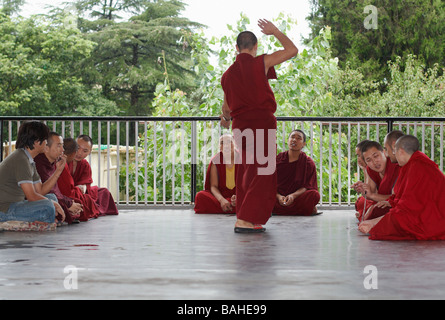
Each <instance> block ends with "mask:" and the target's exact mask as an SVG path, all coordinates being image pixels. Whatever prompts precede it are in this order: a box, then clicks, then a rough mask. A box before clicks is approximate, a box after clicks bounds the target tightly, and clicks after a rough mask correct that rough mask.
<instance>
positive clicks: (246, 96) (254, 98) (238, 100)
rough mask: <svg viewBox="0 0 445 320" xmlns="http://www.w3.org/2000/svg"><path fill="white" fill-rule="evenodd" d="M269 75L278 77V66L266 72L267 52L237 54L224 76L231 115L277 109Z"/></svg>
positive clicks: (224, 85) (223, 85)
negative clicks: (260, 53) (261, 54)
mask: <svg viewBox="0 0 445 320" xmlns="http://www.w3.org/2000/svg"><path fill="white" fill-rule="evenodd" d="M268 79H276V74H275V69H274V68H270V69H269V72H268V74H267V76H266V74H265V66H264V55H263V56H258V57H253V56H251V55H250V54H247V53H241V54H239V55H238V56H237V58H236V61H235V63H234V64H233V65H232V66H231V67H230V68H229V69H228V70H227V71H226V72H225V73H224V75H223V77H222V80H221V84H222V87H223V89H224V92H225V94H226V97H227V102H228V104H229V106H230V110H231V115H232V117H237V116H238V115H241V114H244V113H246V112H249V111H258V110H264V111H268V112H270V113H272V114H273V113H275V111H276V109H277V104H276V102H275V96H274V94H273V91H272V89H271V87H270V85H269V82H268Z"/></svg>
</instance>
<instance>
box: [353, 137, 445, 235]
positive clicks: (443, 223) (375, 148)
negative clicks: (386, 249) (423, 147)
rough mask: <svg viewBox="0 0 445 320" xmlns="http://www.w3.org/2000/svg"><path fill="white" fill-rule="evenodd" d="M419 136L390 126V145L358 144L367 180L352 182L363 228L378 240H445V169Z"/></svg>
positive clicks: (387, 142) (362, 167)
mask: <svg viewBox="0 0 445 320" xmlns="http://www.w3.org/2000/svg"><path fill="white" fill-rule="evenodd" d="M419 145H420V144H419V141H418V139H417V138H416V137H414V136H412V135H404V134H403V132H401V131H392V132H390V133H389V134H388V135H387V136H386V137H385V140H384V147H382V146H381V145H380V144H379V143H378V142H375V141H367V140H365V141H362V142H360V143H359V144H358V145H357V148H356V153H357V156H358V163H359V166H360V167H361V169H362V170H363V171H364V176H365V179H364V182H361V181H359V182H357V183H355V184H354V185H353V186H352V187H353V188H354V189H355V190H356V191H357V192H358V193H360V194H361V197H359V198H358V200H357V202H356V203H355V208H356V211H357V213H356V216H357V219H358V220H359V230H360V231H361V232H363V233H365V234H369V237H370V239H373V240H445V175H444V174H443V172H442V171H441V170H440V169H439V167H438V165H437V164H436V163H435V162H434V161H432V160H431V159H430V158H428V156H426V155H425V154H424V153H422V152H421V151H419Z"/></svg>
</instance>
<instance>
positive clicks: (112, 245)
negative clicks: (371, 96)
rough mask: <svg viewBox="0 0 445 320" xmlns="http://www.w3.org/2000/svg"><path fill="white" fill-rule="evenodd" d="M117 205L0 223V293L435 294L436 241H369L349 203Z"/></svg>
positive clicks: (442, 291) (440, 268) (442, 292)
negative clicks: (314, 209) (251, 228)
mask: <svg viewBox="0 0 445 320" xmlns="http://www.w3.org/2000/svg"><path fill="white" fill-rule="evenodd" d="M233 226H234V217H233V216H229V215H195V214H193V212H192V211H191V210H148V211H142V210H135V211H121V214H120V215H119V216H117V217H104V218H99V219H97V220H94V221H89V222H87V223H82V224H80V225H74V226H70V227H68V226H65V227H62V228H59V229H58V230H57V231H55V232H47V233H32V232H23V233H14V232H5V231H3V232H0V270H1V272H0V299H159V300H172V299H180V300H183V299H184V300H191V299H193V300H203V299H206V300H207V299H210V300H226V299H228V300H237V299H247V300H258V299H261V300H276V299H279V300H295V299H444V298H445V276H444V268H445V267H444V266H445V242H414V241H408V242H380V241H371V240H368V238H367V237H366V236H365V235H362V234H360V232H359V231H357V225H356V221H355V218H354V213H353V211H348V210H334V211H327V210H324V213H323V214H322V215H320V216H316V217H276V216H275V217H272V218H271V220H270V221H269V223H268V224H267V226H266V227H267V232H266V233H264V234H250V235H248V234H235V233H234V232H233Z"/></svg>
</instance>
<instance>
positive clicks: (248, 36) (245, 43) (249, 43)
mask: <svg viewBox="0 0 445 320" xmlns="http://www.w3.org/2000/svg"><path fill="white" fill-rule="evenodd" d="M257 43H258V39H257V37H256V35H255V34H254V33H253V32H250V31H244V32H241V33H240V34H239V35H238V39H236V45H237V46H238V48H239V50H240V51H241V50H244V49H247V50H252V49H253V47H254V46H255V45H256V44H257Z"/></svg>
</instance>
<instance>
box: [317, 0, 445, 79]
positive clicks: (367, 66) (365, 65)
mask: <svg viewBox="0 0 445 320" xmlns="http://www.w3.org/2000/svg"><path fill="white" fill-rule="evenodd" d="M311 2H312V13H311V14H310V16H309V17H308V21H309V22H310V26H311V29H312V35H311V37H310V39H312V38H314V37H315V36H317V35H318V34H319V31H320V30H321V29H323V28H325V26H330V27H331V28H332V51H333V54H334V56H335V57H339V59H340V63H341V66H342V67H344V66H345V65H346V64H348V63H349V64H350V65H351V66H352V68H353V69H358V70H360V71H361V72H362V73H363V74H365V75H366V77H369V78H371V79H373V80H383V79H384V78H385V77H388V76H389V74H390V70H389V68H388V65H387V62H388V61H390V60H391V61H395V60H396V58H397V57H398V56H400V57H402V58H406V57H407V56H408V55H410V54H411V55H415V56H417V57H419V58H420V59H421V61H424V63H425V65H426V66H427V67H428V68H434V65H435V64H436V63H437V64H439V66H440V68H443V67H445V24H444V23H443V21H444V19H445V2H444V1H441V0H433V1H431V0H417V1H405V0H376V1H370V0H356V1H350V0H340V1H339V0H312V1H311ZM367 5H373V6H375V7H376V8H377V10H378V19H377V22H378V25H377V29H371V30H367V29H366V28H365V27H364V20H365V18H366V17H367V16H368V14H369V13H365V12H364V9H365V7H366V6H367Z"/></svg>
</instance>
